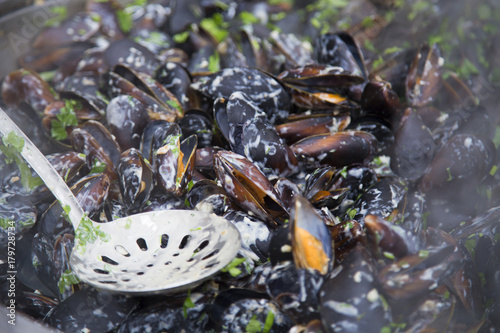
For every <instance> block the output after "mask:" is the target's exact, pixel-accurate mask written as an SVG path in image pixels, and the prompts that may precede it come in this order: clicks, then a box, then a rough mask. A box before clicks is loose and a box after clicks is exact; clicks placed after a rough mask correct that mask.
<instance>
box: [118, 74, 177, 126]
mask: <svg viewBox="0 0 500 333" xmlns="http://www.w3.org/2000/svg"><path fill="white" fill-rule="evenodd" d="M113 72H114V73H116V74H118V75H120V76H121V77H123V78H124V79H126V80H128V81H130V82H131V83H132V84H133V85H135V86H136V87H137V88H139V89H140V90H142V91H143V92H145V93H147V94H148V95H150V96H152V97H153V98H155V99H156V100H157V101H158V102H159V103H161V104H163V106H164V107H165V108H168V109H170V108H172V109H173V110H174V111H175V112H176V116H177V117H178V118H181V117H182V114H183V109H182V106H181V104H180V102H179V101H178V100H177V97H176V96H175V95H174V94H173V93H171V92H170V91H169V90H168V89H166V88H165V87H164V86H163V85H162V84H161V83H160V82H158V81H156V80H155V79H154V78H153V76H151V75H149V74H146V73H142V72H138V71H135V70H133V69H132V68H130V67H127V66H124V65H116V66H115V67H114V69H113Z"/></svg>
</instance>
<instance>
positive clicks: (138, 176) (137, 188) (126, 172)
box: [116, 148, 154, 210]
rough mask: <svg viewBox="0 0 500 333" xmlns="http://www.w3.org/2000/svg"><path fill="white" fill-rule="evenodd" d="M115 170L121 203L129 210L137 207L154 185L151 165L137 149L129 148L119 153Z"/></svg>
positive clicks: (145, 199)
mask: <svg viewBox="0 0 500 333" xmlns="http://www.w3.org/2000/svg"><path fill="white" fill-rule="evenodd" d="M116 170H117V173H118V178H119V183H118V184H119V185H120V192H121V195H122V199H123V203H124V204H125V206H126V207H128V209H130V210H136V209H139V208H140V207H141V206H142V205H144V204H145V203H146V201H147V200H148V199H149V195H150V194H151V191H152V190H153V187H154V181H153V170H152V168H151V165H150V164H149V162H148V161H147V160H145V159H144V157H143V156H142V154H141V152H140V151H139V150H137V149H135V148H130V149H128V150H126V151H124V152H123V153H122V154H121V156H120V159H119V161H118V163H117V165H116Z"/></svg>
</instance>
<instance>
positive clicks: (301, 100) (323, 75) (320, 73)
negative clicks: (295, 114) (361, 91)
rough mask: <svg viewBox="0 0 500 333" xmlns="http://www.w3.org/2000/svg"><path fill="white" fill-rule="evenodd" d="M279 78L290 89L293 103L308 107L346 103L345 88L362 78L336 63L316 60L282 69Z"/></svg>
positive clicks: (359, 81)
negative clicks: (322, 62) (335, 65)
mask: <svg viewBox="0 0 500 333" xmlns="http://www.w3.org/2000/svg"><path fill="white" fill-rule="evenodd" d="M279 78H280V79H281V80H282V81H283V83H284V84H285V85H286V87H287V88H289V89H290V91H291V96H292V100H293V102H294V103H295V104H296V105H297V106H299V107H304V108H312V109H323V108H331V107H332V106H336V105H346V106H348V105H349V103H348V101H347V99H348V92H349V89H350V88H351V87H352V86H355V85H357V84H361V83H363V82H364V79H363V78H362V77H360V76H356V75H352V74H351V73H349V72H346V71H344V70H343V69H342V68H340V67H332V66H326V65H319V64H313V65H307V66H304V67H302V68H294V69H290V70H287V71H284V72H282V73H281V74H280V75H279Z"/></svg>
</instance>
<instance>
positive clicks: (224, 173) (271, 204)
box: [214, 151, 287, 227]
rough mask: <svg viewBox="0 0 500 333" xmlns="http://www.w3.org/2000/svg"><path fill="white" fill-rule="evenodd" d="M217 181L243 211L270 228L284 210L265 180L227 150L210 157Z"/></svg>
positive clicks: (246, 163)
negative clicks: (264, 222)
mask: <svg viewBox="0 0 500 333" xmlns="http://www.w3.org/2000/svg"><path fill="white" fill-rule="evenodd" d="M214 168H215V173H216V174H217V178H218V179H219V180H220V182H221V183H222V186H223V187H224V189H225V190H226V193H227V194H228V195H229V196H230V197H231V198H233V199H234V200H235V202H236V203H237V204H238V205H239V206H240V207H242V208H243V209H246V210H249V211H251V212H252V213H253V214H255V215H256V216H257V217H258V218H259V219H262V220H264V221H266V222H268V224H269V225H270V226H272V227H276V226H277V225H278V222H277V221H279V218H280V217H283V216H286V215H287V213H286V210H285V208H284V207H283V205H282V204H281V202H280V199H279V196H278V194H277V193H276V191H275V190H274V188H273V186H272V184H271V183H270V182H269V180H268V179H267V177H266V176H265V175H264V174H263V173H262V172H261V171H260V170H259V168H257V167H256V166H255V165H254V164H253V163H252V162H250V161H249V160H248V159H246V158H245V157H243V156H241V155H238V154H236V153H233V152H231V151H219V152H217V153H216V154H215V155H214Z"/></svg>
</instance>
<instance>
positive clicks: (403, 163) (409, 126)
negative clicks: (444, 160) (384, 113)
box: [391, 109, 436, 180]
mask: <svg viewBox="0 0 500 333" xmlns="http://www.w3.org/2000/svg"><path fill="white" fill-rule="evenodd" d="M394 141H395V142H394V145H393V149H392V153H391V169H392V171H393V172H394V173H395V174H397V175H399V176H401V177H404V178H407V179H410V180H416V179H418V178H420V177H421V176H422V175H423V174H424V173H425V171H426V169H427V167H428V165H429V163H430V162H431V160H432V158H433V156H434V152H435V150H436V144H435V143H434V139H433V137H432V134H431V132H430V130H429V129H428V128H427V126H425V124H424V122H423V121H422V118H420V117H419V116H418V115H417V114H416V113H415V112H414V111H413V110H411V109H407V110H406V112H405V116H404V117H403V119H402V121H401V125H400V127H399V129H398V130H397V132H396V134H395V139H394Z"/></svg>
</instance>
